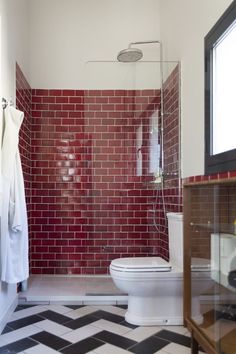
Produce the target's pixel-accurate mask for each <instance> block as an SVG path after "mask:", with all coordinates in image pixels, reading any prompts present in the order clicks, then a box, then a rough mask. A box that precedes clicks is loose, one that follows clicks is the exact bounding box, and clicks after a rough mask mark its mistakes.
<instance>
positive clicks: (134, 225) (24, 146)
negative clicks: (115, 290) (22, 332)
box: [17, 66, 182, 274]
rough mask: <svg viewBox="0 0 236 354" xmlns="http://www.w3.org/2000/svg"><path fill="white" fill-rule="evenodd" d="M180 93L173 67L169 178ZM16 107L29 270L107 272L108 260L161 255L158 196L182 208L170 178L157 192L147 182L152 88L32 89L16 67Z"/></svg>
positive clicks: (155, 106) (167, 129) (168, 100)
mask: <svg viewBox="0 0 236 354" xmlns="http://www.w3.org/2000/svg"><path fill="white" fill-rule="evenodd" d="M31 94H32V96H31ZM178 94H179V91H178V68H177V69H175V71H173V73H172V74H171V75H170V77H169V78H168V80H167V81H166V83H165V87H164V103H165V110H166V111H168V112H169V115H168V116H167V115H166V117H165V125H164V136H165V137H164V140H165V139H167V140H166V145H165V150H167V152H166V153H165V165H166V167H167V169H166V171H167V172H169V173H170V172H171V173H172V172H178V161H179V157H178V144H179V140H178V137H177V134H178V117H179V116H178V107H179V101H178ZM30 102H31V103H32V104H31V110H30ZM17 106H18V108H19V109H21V110H23V111H24V112H25V119H24V123H23V126H22V131H21V138H20V149H21V156H22V162H23V169H24V176H25V183H26V195H27V206H28V212H29V228H30V240H31V248H30V255H31V272H32V273H34V274H106V273H107V271H108V266H109V264H110V261H111V260H112V259H114V258H116V257H124V256H147V255H158V256H163V257H165V258H168V236H167V234H168V233H167V224H166V220H165V217H164V213H163V198H162V194H163V197H164V200H165V208H166V210H167V211H179V210H181V207H182V197H181V189H180V188H179V185H178V178H177V177H178V176H177V175H173V174H168V177H166V178H165V183H164V189H163V191H161V190H160V189H159V188H158V189H157V188H156V187H155V185H154V184H152V183H150V182H151V181H152V180H153V176H152V174H151V173H149V163H150V162H149V157H150V119H151V117H152V115H153V114H157V115H159V120H160V91H159V90H43V89H33V90H30V87H29V85H28V84H27V81H26V80H25V78H24V75H23V74H22V72H21V70H20V68H19V67H18V66H17ZM140 131H141V142H140ZM171 144H174V146H172V145H171ZM155 225H156V226H155Z"/></svg>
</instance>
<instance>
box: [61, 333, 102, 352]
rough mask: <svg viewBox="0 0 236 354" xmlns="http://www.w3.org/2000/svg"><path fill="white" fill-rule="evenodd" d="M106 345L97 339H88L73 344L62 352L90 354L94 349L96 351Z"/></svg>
mask: <svg viewBox="0 0 236 354" xmlns="http://www.w3.org/2000/svg"><path fill="white" fill-rule="evenodd" d="M103 344H104V343H103V342H101V341H100V340H97V339H96V338H92V337H90V338H86V339H84V340H81V341H80V342H78V343H75V344H72V345H70V346H69V347H67V348H64V349H62V350H60V352H61V353H63V354H84V353H88V352H90V351H91V350H93V349H96V348H98V347H100V346H101V345H103Z"/></svg>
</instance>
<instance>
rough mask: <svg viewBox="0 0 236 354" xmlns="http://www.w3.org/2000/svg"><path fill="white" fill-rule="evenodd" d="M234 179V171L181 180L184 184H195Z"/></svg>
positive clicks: (235, 174)
mask: <svg viewBox="0 0 236 354" xmlns="http://www.w3.org/2000/svg"><path fill="white" fill-rule="evenodd" d="M235 177H236V171H228V172H219V173H214V174H211V175H197V176H191V177H186V178H184V179H183V183H184V184H190V183H196V182H206V183H207V182H209V181H212V182H213V181H218V180H223V179H224V180H230V179H231V178H235Z"/></svg>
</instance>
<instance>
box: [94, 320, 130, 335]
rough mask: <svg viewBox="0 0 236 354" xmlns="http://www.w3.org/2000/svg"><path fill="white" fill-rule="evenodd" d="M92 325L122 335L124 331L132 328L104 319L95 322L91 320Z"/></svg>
mask: <svg viewBox="0 0 236 354" xmlns="http://www.w3.org/2000/svg"><path fill="white" fill-rule="evenodd" d="M92 325H93V326H95V327H97V328H100V329H103V330H105V331H109V332H112V333H115V334H120V335H124V334H125V333H127V332H129V331H131V330H132V329H131V328H129V327H125V326H122V325H120V324H117V323H113V322H110V321H106V320H98V321H96V322H93V324H92Z"/></svg>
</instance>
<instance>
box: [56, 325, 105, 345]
mask: <svg viewBox="0 0 236 354" xmlns="http://www.w3.org/2000/svg"><path fill="white" fill-rule="evenodd" d="M98 332H101V329H100V328H97V327H94V326H92V325H87V326H84V327H81V328H78V329H76V330H73V331H70V332H69V333H66V334H64V335H62V336H61V337H62V338H63V339H65V340H68V341H69V342H71V343H76V342H79V341H80V340H83V339H85V338H88V337H90V336H93V335H94V334H96V333H98Z"/></svg>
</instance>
